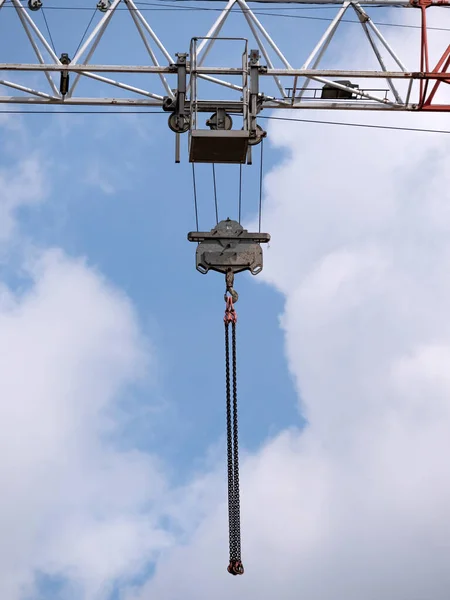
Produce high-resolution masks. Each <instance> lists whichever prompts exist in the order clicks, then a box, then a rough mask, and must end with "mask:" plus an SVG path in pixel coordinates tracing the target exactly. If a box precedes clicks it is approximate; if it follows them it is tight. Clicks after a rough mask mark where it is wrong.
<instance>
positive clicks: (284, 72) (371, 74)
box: [0, 63, 449, 79]
mask: <svg viewBox="0 0 450 600" xmlns="http://www.w3.org/2000/svg"><path fill="white" fill-rule="evenodd" d="M0 71H25V72H26V71H30V72H32V71H49V72H50V71H56V72H63V71H67V72H75V73H81V74H82V73H83V72H86V73H99V72H104V73H147V74H148V73H150V74H151V73H154V74H161V73H167V74H170V73H173V74H174V75H175V74H176V72H175V71H174V70H173V69H172V68H171V67H152V66H147V65H146V66H140V65H128V66H125V65H68V66H65V65H64V66H63V65H55V64H50V65H36V64H10V63H0ZM187 72H188V73H190V72H191V70H190V68H189V65H188V66H187ZM195 72H196V73H197V74H198V75H239V76H241V75H242V68H234V67H197V69H196V70H195ZM260 75H261V76H267V77H274V76H275V77H353V78H359V79H448V78H449V74H448V73H436V72H433V71H430V72H426V71H406V72H404V71H343V70H336V69H266V68H261V70H260Z"/></svg>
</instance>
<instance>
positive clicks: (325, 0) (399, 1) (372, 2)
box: [193, 0, 450, 8]
mask: <svg viewBox="0 0 450 600" xmlns="http://www.w3.org/2000/svg"><path fill="white" fill-rule="evenodd" d="M193 1H199V0H193ZM247 2H248V3H249V4H312V5H314V4H342V0H247ZM358 4H360V5H362V6H402V7H406V8H408V7H412V8H414V7H415V6H416V5H417V4H418V3H417V2H415V1H414V0H359V2H358ZM427 4H428V5H429V6H449V5H450V0H430V1H429V2H428V0H427Z"/></svg>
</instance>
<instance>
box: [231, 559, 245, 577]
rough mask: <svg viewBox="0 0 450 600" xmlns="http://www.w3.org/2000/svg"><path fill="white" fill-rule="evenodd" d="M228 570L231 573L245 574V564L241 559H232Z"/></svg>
mask: <svg viewBox="0 0 450 600" xmlns="http://www.w3.org/2000/svg"><path fill="white" fill-rule="evenodd" d="M227 571H228V573H230V574H231V575H243V574H244V565H243V564H242V562H241V561H240V560H230V564H229V565H228V567H227Z"/></svg>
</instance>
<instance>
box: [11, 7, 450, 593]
mask: <svg viewBox="0 0 450 600" xmlns="http://www.w3.org/2000/svg"><path fill="white" fill-rule="evenodd" d="M78 2H79V6H77V7H76V10H61V7H63V6H65V7H66V8H71V7H72V8H74V2H69V1H67V2H66V0H64V1H63V0H53V2H50V0H46V2H45V6H46V7H47V10H46V13H45V14H46V16H47V19H48V23H49V26H50V30H51V32H52V38H53V41H54V44H55V47H56V48H57V52H58V54H60V53H61V52H69V53H73V51H74V50H75V48H76V47H77V45H78V42H79V40H80V38H81V36H82V34H83V31H84V30H85V28H86V25H87V24H88V23H89V20H90V18H91V14H92V9H93V7H94V6H95V4H96V3H95V2H92V1H91V0H83V2H82V0H77V3H78ZM91 5H92V6H91ZM142 6H143V8H145V10H146V11H147V12H145V15H146V17H147V18H148V20H149V21H150V22H151V23H152V25H154V27H155V29H156V30H157V31H158V33H159V35H160V37H161V38H162V39H163V41H164V43H165V44H166V46H167V47H168V48H169V50H170V52H171V53H172V54H174V53H175V52H177V51H178V52H181V51H186V50H187V48H188V45H189V40H190V38H191V37H192V36H194V35H204V34H205V33H206V32H207V30H208V27H209V25H210V24H211V23H212V21H213V20H214V18H215V17H216V16H217V14H218V13H217V12H216V10H215V8H217V7H214V8H213V7H211V3H209V4H208V3H203V4H201V5H200V6H201V7H203V8H208V9H209V10H203V11H201V10H197V11H192V10H188V11H185V12H184V14H182V12H183V11H182V10H181V9H178V10H170V7H169V6H167V7H166V8H165V10H160V8H161V5H159V4H158V5H156V6H155V5H153V4H152V5H150V4H148V5H145V6H144V3H142ZM52 7H57V8H52ZM58 7H59V8H58ZM80 7H81V8H83V7H84V8H86V7H87V8H89V10H80ZM259 10H262V9H261V8H260V7H259ZM428 12H429V16H430V19H431V23H432V25H434V26H435V27H438V28H439V30H434V31H433V38H432V39H433V44H432V50H433V55H432V63H434V62H436V60H437V59H438V57H439V55H440V54H439V52H440V53H441V54H442V52H443V51H444V49H445V48H446V47H447V46H448V43H449V33H448V31H449V30H450V14H449V10H448V9H430V10H429V11H428ZM281 13H282V14H285V15H286V14H289V15H290V17H289V18H286V17H281V16H278V17H275V16H272V17H270V16H267V15H263V16H261V20H262V21H263V23H264V24H265V25H266V26H267V27H268V28H269V29H270V31H271V33H272V34H273V37H274V38H275V39H277V41H279V42H280V45H281V47H282V50H283V51H284V52H285V53H286V55H287V57H288V58H289V60H290V61H291V63H293V64H295V65H298V66H300V64H301V62H302V61H303V60H304V58H305V57H306V56H307V54H308V51H309V50H310V49H311V44H312V43H313V42H314V41H315V40H318V39H319V37H320V35H321V32H323V30H324V28H325V27H326V25H327V22H325V21H323V20H322V19H325V18H329V17H330V15H331V14H332V11H330V10H329V9H323V8H322V9H321V10H317V9H316V10H313V9H308V10H303V11H299V10H294V9H290V10H288V9H284V10H283V11H278V14H281ZM372 14H373V16H374V18H375V19H376V20H377V21H379V22H385V23H397V24H403V25H408V26H411V25H417V24H418V23H419V20H418V19H419V14H418V12H416V11H414V10H400V9H392V10H387V11H386V10H380V9H373V11H372ZM318 15H320V19H317V16H318ZM116 16H117V20H116V24H115V27H112V28H111V32H110V35H109V37H108V36H105V40H104V42H103V46H99V48H98V53H99V55H98V56H99V58H98V62H101V61H102V60H104V61H108V62H110V63H113V64H118V63H120V62H123V61H130V62H133V60H136V61H139V62H142V60H143V58H142V49H141V47H140V46H139V43H140V42H139V40H138V39H136V37H133V34H132V30H131V28H130V26H129V23H128V21H125V15H124V14H123V13H122V14H120V13H119V14H118V15H116ZM294 17H295V18H294ZM299 17H302V18H299ZM304 17H315V18H314V19H309V18H308V19H305V18H304ZM35 18H36V22H37V23H38V24H39V25H40V26H42V28H43V29H44V26H45V24H44V21H43V20H42V19H43V16H42V13H38V14H36V15H35ZM349 18H353V17H352V16H350V15H349ZM357 27H358V26H357V25H355V24H351V23H346V24H343V26H342V33H341V35H340V36H339V37H338V38H337V40H336V42H335V43H334V44H333V45H331V46H330V52H329V55H328V57H327V58H326V60H325V63H324V64H326V65H328V66H335V67H347V68H365V67H366V66H368V65H371V64H372V63H371V62H370V61H371V60H372V59H371V55H370V48H368V47H366V45H365V44H364V40H363V38H362V37H361V36H359V34H358V32H356V33H355V29H354V28H357ZM446 28H447V29H446ZM244 31H245V28H244V22H243V20H242V17H240V18H238V16H237V15H236V16H235V17H233V18H232V19H231V20H230V24H229V27H228V29H225V28H224V35H225V34H227V35H232V36H238V35H243V34H244ZM382 31H383V33H384V34H385V35H386V37H387V39H388V40H389V41H390V42H391V43H392V44H393V45H395V47H396V48H397V49H398V50H399V52H400V54H401V55H402V58H403V60H404V62H405V63H406V65H407V66H408V68H410V69H411V70H417V69H418V64H419V63H418V59H419V46H418V31H417V29H414V28H411V27H406V28H405V27H387V26H386V27H384V28H383V29H382ZM246 35H247V36H248V32H247V34H246ZM119 40H120V43H119ZM0 48H1V50H2V56H4V58H3V59H2V61H10V62H31V61H32V60H33V58H32V50H30V47H29V45H27V40H26V38H25V36H24V35H23V33H21V31H20V28H19V26H18V23H17V16H16V15H15V14H14V12H13V10H12V9H11V8H10V7H8V3H7V4H6V5H5V8H4V9H2V10H1V11H0ZM220 52H222V54H220ZM220 52H219V51H218V54H216V55H215V56H217V59H218V60H221V61H222V62H224V61H225V62H226V60H227V55H226V54H224V51H220ZM139 53H140V54H139ZM136 56H140V59H137V58H136ZM36 77H37V76H36ZM33 83H34V84H36V85H37V84H38V83H39V81H38V80H37V79H36V80H33ZM44 83H45V82H44ZM157 87H158V85H156V88H157ZM81 89H82V88H81V86H80V93H81ZM155 91H157V92H158V93H159V92H160V91H161V90H160V89H157V90H155ZM9 93H10V92H8V91H7V90H6V89H5V88H4V87H2V94H9ZM447 97H448V94H447ZM441 98H442V99H443V98H444V94H443V95H442V96H441ZM9 108H10V107H8V106H3V108H0V110H3V111H7V110H8V109H9ZM276 116H284V117H287V118H292V117H301V118H309V119H322V120H334V121H342V122H348V123H351V122H358V123H371V124H383V125H393V126H403V127H419V128H432V129H442V130H449V131H450V119H449V118H448V116H446V115H445V114H440V115H418V114H409V115H402V114H396V115H393V114H388V113H386V114H376V115H375V114H373V113H352V114H342V113H338V112H334V113H320V114H319V113H317V112H316V113H313V112H309V111H308V112H302V113H299V112H297V113H295V114H294V115H292V114H291V113H290V114H288V113H285V114H282V113H281V112H279V111H278V112H277V113H276ZM261 124H262V125H264V126H267V127H268V129H269V136H268V139H267V141H266V144H265V177H264V202H263V229H264V230H266V231H268V232H270V233H271V235H272V242H271V244H270V247H269V248H267V249H266V250H265V269H264V272H263V273H262V274H261V275H260V276H259V277H258V278H255V279H254V278H252V277H251V276H241V277H239V278H238V279H237V282H236V287H237V289H238V291H239V292H240V300H239V304H238V309H239V318H240V321H239V340H238V341H239V348H238V350H239V391H240V401H241V447H242V454H243V458H242V481H241V491H242V511H243V515H242V536H243V542H242V547H243V561H244V565H245V567H246V573H245V575H244V577H240V578H232V577H230V576H229V575H228V574H227V572H226V566H227V558H228V557H227V535H228V534H227V509H226V471H225V440H224V428H225V422H224V403H225V399H224V377H223V375H224V374H223V371H224V364H223V360H224V359H223V338H222V336H223V324H222V310H223V281H222V279H221V278H220V276H218V275H214V274H209V275H208V276H207V277H201V276H200V274H199V273H197V272H196V271H195V268H194V247H193V246H192V245H190V244H189V243H188V242H187V241H186V233H187V232H188V231H189V230H191V229H193V228H194V225H195V221H194V212H193V199H192V182H191V170H190V165H189V164H188V162H187V160H186V156H184V157H183V159H184V160H183V163H182V164H181V165H175V164H174V162H173V137H172V135H171V133H170V132H169V130H168V129H167V125H166V117H164V116H162V117H161V116H159V115H150V114H149V115H102V114H96V115H78V116H76V115H59V114H51V113H50V112H49V113H48V114H44V115H42V114H39V115H23V114H20V115H17V114H16V115H11V114H8V113H7V112H3V113H0V139H1V141H2V143H1V145H0V190H1V194H0V216H1V218H0V259H1V269H2V271H1V284H0V353H1V357H2V360H1V361H0V450H1V451H0V490H1V495H0V531H1V536H0V597H1V598H2V599H5V600H154V599H156V600H180V599H181V598H183V599H185V600H203V599H205V600H206V599H207V598H208V599H209V598H211V597H214V598H216V599H217V600H222V599H223V600H225V599H226V598H229V597H230V596H231V595H232V594H233V595H234V597H239V598H247V599H248V600H253V599H255V600H256V599H258V600H261V599H263V600H265V599H269V598H273V597H279V598H283V599H285V600H294V599H295V600H296V599H297V598H298V597H302V598H305V599H306V600H361V599H364V600H447V599H448V597H449V593H450V571H449V569H448V564H449V560H450V541H449V540H450V478H449V467H448V455H449V453H450V436H449V433H448V432H449V429H450V369H449V364H450V319H449V307H450V283H449V278H448V273H449V272H450V192H449V190H450V169H449V159H448V156H449V155H450V154H449V153H450V135H445V134H430V133H420V132H404V131H388V130H381V129H379V130H377V129H362V128H353V127H345V126H331V125H318V124H308V123H293V122H285V121H277V120H272V121H261ZM257 169H258V167H257V166H256V165H255V166H253V167H249V168H246V169H245V170H244V207H243V215H244V219H245V221H246V223H248V224H249V226H250V227H251V226H252V224H253V226H254V223H255V221H256V219H257V213H256V211H257V206H258V170H257ZM238 174H239V171H238V168H237V167H229V166H227V167H222V168H218V169H217V177H218V194H219V210H220V217H221V218H225V217H227V216H231V217H233V216H236V208H237V189H238V188H237V185H238ZM198 193H199V209H200V226H201V228H204V229H210V228H211V227H212V226H213V225H214V205H213V199H212V179H211V171H210V169H209V167H206V166H201V167H199V168H198Z"/></svg>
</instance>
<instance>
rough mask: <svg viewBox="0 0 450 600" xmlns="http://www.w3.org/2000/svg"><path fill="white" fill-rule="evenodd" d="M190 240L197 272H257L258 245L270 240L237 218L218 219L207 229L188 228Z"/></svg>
mask: <svg viewBox="0 0 450 600" xmlns="http://www.w3.org/2000/svg"><path fill="white" fill-rule="evenodd" d="M188 240H189V241H190V242H198V246H197V251H196V267H197V270H198V271H200V273H203V274H205V273H207V272H208V271H210V270H211V271H217V272H218V273H225V274H226V273H229V272H230V271H232V272H233V273H240V272H242V271H250V273H251V274H252V275H257V274H258V273H260V272H261V271H262V268H263V253H262V248H261V246H260V244H266V243H268V242H269V241H270V235H269V234H268V233H249V232H248V231H247V230H246V229H244V228H243V227H242V225H240V224H239V223H238V222H237V221H232V220H231V219H227V220H226V221H220V222H219V223H218V224H217V225H216V227H214V229H212V230H211V231H207V232H203V231H191V232H190V233H188Z"/></svg>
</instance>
